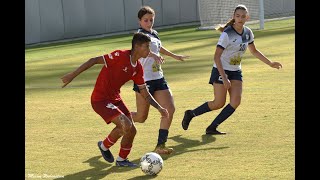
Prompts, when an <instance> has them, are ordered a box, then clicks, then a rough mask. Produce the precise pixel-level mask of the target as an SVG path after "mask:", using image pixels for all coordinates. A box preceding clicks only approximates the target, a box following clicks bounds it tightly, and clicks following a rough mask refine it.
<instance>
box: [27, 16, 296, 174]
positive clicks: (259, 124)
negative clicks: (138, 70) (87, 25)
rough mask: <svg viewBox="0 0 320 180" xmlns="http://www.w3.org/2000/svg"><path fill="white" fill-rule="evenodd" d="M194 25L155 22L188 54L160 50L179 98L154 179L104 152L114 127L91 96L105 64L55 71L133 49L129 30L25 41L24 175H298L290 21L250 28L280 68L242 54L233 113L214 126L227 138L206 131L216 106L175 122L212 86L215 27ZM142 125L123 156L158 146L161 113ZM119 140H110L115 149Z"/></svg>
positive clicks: (130, 95) (128, 93)
mask: <svg viewBox="0 0 320 180" xmlns="http://www.w3.org/2000/svg"><path fill="white" fill-rule="evenodd" d="M195 29H196V26H189V27H180V28H173V29H167V30H159V33H160V38H161V40H162V43H163V45H164V46H165V47H166V48H167V49H169V50H171V51H172V52H175V53H180V54H185V55H190V56H191V57H190V58H189V59H188V60H186V61H184V62H180V61H176V60H174V59H172V58H169V57H165V58H166V63H165V64H163V66H162V67H163V70H164V73H165V77H166V79H167V81H168V82H169V85H170V88H171V90H172V92H173V95H174V98H175V105H176V113H175V115H174V119H173V123H172V126H171V128H170V130H169V139H168V142H167V145H168V146H170V147H173V148H174V150H175V153H174V154H173V155H170V156H163V159H164V168H163V170H162V171H161V172H160V173H159V175H158V176H155V177H150V176H146V175H144V174H143V172H142V171H141V170H140V169H139V168H136V169H131V168H119V167H116V166H115V165H114V164H110V163H107V162H105V161H104V160H103V158H102V157H101V154H100V151H99V150H98V147H97V141H99V140H102V139H104V138H105V136H106V135H107V134H108V133H109V132H110V130H111V129H112V128H113V127H114V126H113V125H112V124H110V125H106V124H105V122H104V121H103V120H102V119H101V117H100V116H99V115H97V114H96V113H95V112H94V111H93V109H92V108H91V104H90V95H91V92H92V90H93V86H94V84H95V80H96V77H97V75H98V73H99V71H100V68H101V66H100V65H96V66H94V67H92V68H91V69H89V70H87V71H85V72H84V73H82V74H80V75H79V76H78V77H77V78H75V79H74V80H73V81H72V82H71V83H70V84H69V85H68V86H67V87H66V88H63V89H62V88H61V85H62V82H61V80H60V77H61V76H62V75H64V74H65V73H67V72H70V71H72V70H74V69H75V68H76V67H78V66H79V65H80V64H82V63H83V62H85V61H87V60H88V59H89V58H90V57H94V56H99V55H102V54H105V53H108V52H111V51H113V50H115V49H130V48H131V37H132V36H131V35H119V36H113V37H105V38H100V39H92V40H81V41H74V42H67V43H56V44H51V45H43V46H35V47H29V48H27V47H26V49H25V58H26V59H25V68H26V69H25V70H26V71H25V82H26V83H25V177H26V179H35V178H38V179H40V178H45V179H57V178H59V177H61V178H62V179H75V180H80V179H130V180H133V179H151V178H156V179H165V180H167V179H219V180H220V179H223V180H226V179H227V180H228V179H235V180H238V179H259V180H260V179H277V180H279V179H284V180H289V179H295V134H294V131H295V103H294V102H295V98H294V97H295V96H294V94H295V92H294V91H295V89H294V84H295V82H294V76H295V74H294V71H295V59H294V58H295V56H294V55H295V20H294V19H289V20H282V21H271V22H266V23H265V29H264V30H254V34H255V44H256V47H257V48H258V49H259V50H260V51H261V52H263V53H264V54H265V55H266V56H267V57H269V58H270V59H271V60H274V61H279V62H281V63H282V65H283V69H281V70H277V69H273V68H270V67H269V66H267V65H265V64H263V63H262V62H261V61H260V60H258V59H256V58H255V57H253V56H252V55H251V54H250V52H249V50H248V51H247V52H246V54H245V56H244V59H243V61H242V68H243V79H244V83H243V97H242V103H241V105H240V106H239V107H238V109H237V110H236V112H235V113H234V114H233V115H232V116H231V117H230V118H229V119H227V120H226V121H225V122H224V123H223V124H222V125H221V126H220V127H219V130H221V131H225V132H227V135H225V136H206V135H205V128H206V127H207V126H208V125H209V124H210V123H211V121H212V120H213V119H214V117H216V115H217V114H218V113H219V112H220V110H217V111H212V112H210V113H206V114H204V115H202V116H199V117H196V118H195V119H194V120H193V121H192V122H191V124H190V127H189V130H187V131H184V130H183V129H182V128H181V120H182V117H183V113H184V111H185V110H186V109H193V108H195V107H197V106H198V105H201V104H202V103H203V102H205V101H208V100H212V99H213V89H212V86H211V85H209V84H208V80H209V76H210V71H211V67H212V64H213V55H214V51H215V45H216V43H217V40H218V38H219V35H220V34H219V33H218V32H217V31H196V30H195ZM121 94H122V97H123V99H124V101H125V103H126V104H127V105H128V107H129V109H131V110H135V96H134V92H133V91H132V81H129V82H128V83H127V84H125V86H124V87H123V88H122V90H121ZM150 109H151V111H150V113H149V118H148V120H147V121H146V122H145V123H144V124H136V127H137V129H138V133H137V135H136V138H135V141H134V144H133V149H132V151H131V154H130V155H129V159H130V160H131V161H133V162H136V163H139V159H140V157H141V156H142V155H143V154H144V153H146V152H149V151H152V150H153V149H154V146H155V144H156V141H157V135H158V128H159V120H160V115H159V113H158V111H157V110H155V109H154V108H152V107H151V108H150ZM119 142H120V140H119V141H118V142H117V143H116V144H115V145H114V146H113V147H112V148H111V151H112V152H113V154H114V155H115V157H117V153H118V151H119Z"/></svg>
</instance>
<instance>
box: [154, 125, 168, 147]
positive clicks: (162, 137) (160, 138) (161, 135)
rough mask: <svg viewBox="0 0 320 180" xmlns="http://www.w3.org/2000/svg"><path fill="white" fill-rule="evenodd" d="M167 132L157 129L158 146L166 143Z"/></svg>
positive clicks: (166, 130)
mask: <svg viewBox="0 0 320 180" xmlns="http://www.w3.org/2000/svg"><path fill="white" fill-rule="evenodd" d="M168 134H169V130H168V129H159V136H158V144H157V145H160V144H164V143H165V142H167V139H168Z"/></svg>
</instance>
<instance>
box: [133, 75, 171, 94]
mask: <svg viewBox="0 0 320 180" xmlns="http://www.w3.org/2000/svg"><path fill="white" fill-rule="evenodd" d="M146 84H147V87H148V89H149V92H150V94H151V95H153V94H154V92H155V91H159V90H165V89H169V86H168V83H167V81H166V80H165V79H164V78H161V79H156V80H151V81H146ZM133 90H134V91H136V92H140V91H139V88H138V86H137V85H136V84H133Z"/></svg>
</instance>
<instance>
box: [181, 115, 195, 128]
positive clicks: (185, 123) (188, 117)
mask: <svg viewBox="0 0 320 180" xmlns="http://www.w3.org/2000/svg"><path fill="white" fill-rule="evenodd" d="M192 118H193V115H192V113H191V110H186V111H185V112H184V117H183V120H182V123H181V124H182V128H183V129H184V130H187V129H188V127H189V124H190V121H191V119H192Z"/></svg>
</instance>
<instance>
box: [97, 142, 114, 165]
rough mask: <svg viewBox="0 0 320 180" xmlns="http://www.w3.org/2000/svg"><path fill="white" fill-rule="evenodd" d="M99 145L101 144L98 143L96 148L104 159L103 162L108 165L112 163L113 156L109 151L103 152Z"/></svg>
mask: <svg viewBox="0 0 320 180" xmlns="http://www.w3.org/2000/svg"><path fill="white" fill-rule="evenodd" d="M101 144H102V141H99V142H98V147H99V150H100V152H101V154H102V157H103V158H104V160H106V161H108V162H109V163H112V162H113V161H114V158H113V155H112V154H111V152H110V150H109V149H108V150H107V151H104V150H103V149H101Z"/></svg>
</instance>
